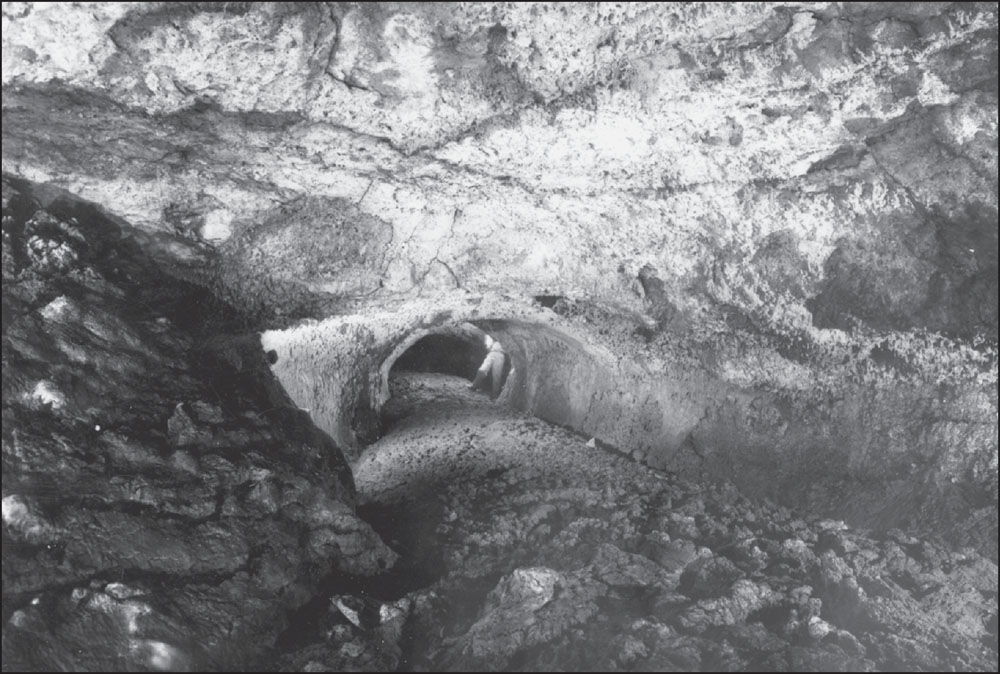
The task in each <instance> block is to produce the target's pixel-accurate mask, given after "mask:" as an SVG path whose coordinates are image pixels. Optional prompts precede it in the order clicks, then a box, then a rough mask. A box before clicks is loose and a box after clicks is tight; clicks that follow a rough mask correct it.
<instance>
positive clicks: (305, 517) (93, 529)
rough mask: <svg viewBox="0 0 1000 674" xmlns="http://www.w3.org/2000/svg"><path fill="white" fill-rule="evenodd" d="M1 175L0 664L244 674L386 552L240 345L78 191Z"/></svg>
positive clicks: (314, 436) (203, 298) (259, 359)
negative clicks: (320, 595) (296, 619)
mask: <svg viewBox="0 0 1000 674" xmlns="http://www.w3.org/2000/svg"><path fill="white" fill-rule="evenodd" d="M36 187H37V186H33V185H31V184H29V183H26V182H24V181H9V180H7V179H5V180H4V182H3V524H4V526H3V610H4V615H3V619H4V629H3V662H4V668H5V669H7V668H11V669H15V670H28V671H31V670H35V671H51V670H59V669H65V670H75V669H78V668H80V667H86V668H90V669H95V670H106V671H122V670H143V671H149V670H175V671H176V670H180V671H199V670H204V669H219V670H230V669H242V668H245V667H254V666H257V665H258V664H259V663H260V662H262V661H263V660H262V658H264V657H266V655H267V653H268V648H269V647H270V646H272V645H273V644H274V642H275V639H276V637H277V635H278V634H279V633H280V632H281V630H283V629H285V628H286V627H287V626H288V616H289V615H290V613H291V612H292V611H294V610H295V609H297V608H298V607H300V606H301V605H303V604H304V603H306V602H307V601H308V600H309V599H310V598H311V596H312V594H313V593H314V591H315V588H316V587H317V586H318V584H319V582H320V580H321V579H322V578H324V577H326V576H328V575H333V576H334V577H337V576H342V577H348V576H352V577H353V576H356V575H361V576H365V575H372V574H376V573H380V572H381V571H382V570H383V569H384V568H387V567H388V566H391V565H392V564H393V563H394V561H395V558H396V555H395V553H394V552H392V551H391V550H390V549H389V548H387V547H386V546H385V544H384V543H382V541H381V540H380V539H379V538H378V536H377V535H376V534H375V532H374V531H373V530H372V529H371V528H370V526H369V525H368V524H367V523H365V522H364V521H362V520H361V519H359V518H358V517H357V515H356V514H355V512H354V503H355V494H354V485H353V480H352V476H351V472H350V469H349V468H348V466H347V464H346V462H345V460H344V457H343V454H341V452H340V450H339V449H338V447H337V446H336V445H335V444H334V443H333V442H332V441H331V440H330V438H329V437H328V436H327V435H325V434H324V433H322V432H321V431H320V430H319V429H317V428H316V427H315V425H314V424H313V423H312V422H311V421H310V420H309V417H308V415H306V414H304V413H302V412H301V411H299V410H296V409H295V406H294V405H293V404H292V403H291V400H290V399H289V398H288V396H287V394H285V393H284V391H283V389H282V387H281V385H280V384H279V383H278V382H276V381H275V380H274V378H273V376H272V375H271V374H270V372H269V370H268V369H267V362H266V360H265V357H264V353H263V352H262V351H261V350H260V345H259V341H258V340H257V339H256V338H255V335H253V334H252V333H249V334H248V333H246V332H244V331H243V330H242V329H241V326H242V324H241V321H240V320H238V315H237V314H236V313H235V312H233V311H232V309H230V308H228V307H227V306H226V305H225V304H224V303H221V302H219V301H218V300H216V299H215V298H213V297H212V295H211V294H210V293H209V292H207V291H206V290H205V289H204V288H202V287H199V286H196V285H192V284H189V283H185V282H183V281H179V280H177V279H176V278H174V277H172V276H171V275H169V274H168V273H167V272H166V271H165V270H164V269H163V268H162V267H161V266H159V265H158V264H157V263H156V262H155V261H154V260H153V259H151V258H150V256H149V255H148V254H147V253H145V252H144V251H143V250H142V247H141V246H140V244H139V241H140V240H141V239H139V240H137V239H136V238H135V237H134V236H133V232H132V230H131V229H130V228H128V227H120V226H119V225H117V224H115V223H114V222H112V221H111V220H109V219H108V218H107V217H106V216H105V215H104V214H103V213H102V212H101V211H100V209H99V208H97V207H95V206H94V205H93V204H87V203H82V202H80V201H79V200H76V199H74V198H72V197H71V196H70V195H65V194H60V193H58V192H57V191H53V190H51V189H45V188H41V187H38V189H36Z"/></svg>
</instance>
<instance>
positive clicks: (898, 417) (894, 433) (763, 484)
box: [262, 304, 995, 540]
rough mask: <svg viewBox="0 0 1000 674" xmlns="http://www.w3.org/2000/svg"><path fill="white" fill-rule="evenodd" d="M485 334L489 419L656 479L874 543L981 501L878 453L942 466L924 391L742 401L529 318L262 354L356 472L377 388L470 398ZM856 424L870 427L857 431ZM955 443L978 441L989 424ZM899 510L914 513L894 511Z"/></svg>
mask: <svg viewBox="0 0 1000 674" xmlns="http://www.w3.org/2000/svg"><path fill="white" fill-rule="evenodd" d="M486 333H489V334H490V335H493V336H494V337H496V338H497V339H498V340H500V342H501V343H502V344H503V346H504V348H505V350H506V353H507V355H508V360H509V363H510V365H511V368H510V372H509V374H508V376H507V379H506V383H505V386H504V389H503V393H502V395H501V396H500V398H499V400H498V401H497V405H498V406H503V407H508V408H511V409H513V410H517V411H520V412H524V413H528V414H530V415H533V416H535V417H538V418H540V419H542V420H545V421H548V422H550V423H553V424H556V425H558V426H561V427H563V428H568V429H572V430H573V431H574V432H575V433H577V434H578V435H581V436H585V437H586V438H588V439H590V438H593V439H595V440H596V444H598V445H599V446H607V447H611V448H614V449H616V450H618V451H619V452H621V453H623V454H626V455H628V456H630V457H631V458H632V459H634V460H635V461H637V462H639V463H642V464H644V465H646V466H649V467H651V468H654V469H660V470H667V471H672V472H676V473H677V474H679V475H682V476H684V477H686V478H689V479H697V480H718V479H723V480H729V481H732V482H734V483H735V484H736V485H737V486H738V487H739V488H740V489H741V490H743V491H744V493H747V494H748V495H751V496H754V497H758V498H770V499H772V500H774V501H776V502H779V503H783V504H786V505H789V506H795V507H801V508H804V509H806V510H808V511H810V512H814V513H817V514H820V515H822V516H825V517H837V518H843V519H844V520H845V521H848V522H851V523H853V524H857V525H859V526H875V527H878V528H880V529H889V528H891V527H893V526H907V522H910V523H911V524H913V525H914V526H922V523H925V522H926V523H930V524H931V525H934V523H935V522H938V521H940V519H941V518H940V516H939V515H938V514H937V513H939V512H941V511H943V510H959V509H962V508H965V509H966V510H967V509H968V507H967V506H966V505H963V503H964V502H965V501H967V500H968V498H969V497H968V492H969V490H970V489H975V490H977V491H976V492H975V494H976V498H979V496H978V494H979V491H981V490H982V489H981V487H980V486H979V485H972V484H970V483H969V482H968V481H967V479H966V478H965V477H964V474H960V471H961V470H964V469H963V468H961V467H958V468H955V469H954V470H953V471H952V472H951V473H949V474H948V475H945V474H944V473H943V472H942V470H943V467H942V468H941V469H938V468H935V467H934V466H931V467H930V468H928V470H927V471H925V472H923V473H918V472H915V471H916V470H917V469H919V468H920V466H919V465H917V466H916V468H914V463H913V459H912V456H913V454H912V453H911V454H907V453H904V452H892V453H887V452H886V451H884V450H883V448H884V447H886V446H895V445H898V444H899V442H900V438H906V437H910V436H914V434H916V433H924V435H922V436H920V437H916V438H914V442H924V444H925V445H926V447H925V448H924V449H921V450H920V451H923V452H925V453H928V454H930V453H932V452H936V451H939V450H938V449H937V447H938V444H940V443H937V441H936V440H935V438H936V437H937V436H935V435H934V433H935V432H943V431H945V430H947V428H944V427H941V425H940V424H938V425H936V426H932V427H930V430H928V431H927V432H924V431H922V430H920V429H928V428H929V427H928V423H929V422H928V421H927V420H928V419H931V420H933V419H934V418H936V417H938V416H940V409H939V408H940V406H941V403H940V396H939V393H938V391H937V390H936V389H935V388H934V386H933V385H932V384H928V385H926V386H925V387H924V388H922V389H920V390H914V389H913V388H912V387H907V388H902V387H895V388H891V387H878V386H874V385H870V384H866V383H865V382H864V381H861V382H856V383H850V384H844V385H842V386H840V387H839V389H838V390H837V391H836V395H835V396H831V397H829V398H822V397H820V398H817V397H816V396H817V395H820V396H821V395H822V391H819V392H817V394H816V395H813V396H811V397H810V396H807V395H803V394H802V393H801V392H799V391H797V390H795V389H787V390H786V389H781V388H778V389H764V388H760V387H749V386H744V385H742V384H741V383H740V381H739V379H726V378H724V377H720V373H719V372H718V371H715V370H713V369H711V368H710V367H705V366H704V365H703V364H702V363H701V362H700V361H698V360H696V359H690V358H689V359H687V360H682V359H680V358H676V359H674V360H671V361H669V362H664V361H662V360H660V357H659V356H658V355H657V354H649V353H647V354H642V353H634V352H632V351H628V350H627V349H626V350H622V351H619V350H617V349H615V350H612V348H611V346H612V343H611V342H608V341H607V340H603V339H600V338H599V337H598V336H597V335H594V334H589V333H588V332H586V327H585V326H583V325H580V324H577V325H571V324H570V323H569V322H567V321H563V320H561V319H560V318H559V316H558V315H556V314H554V313H553V312H552V311H549V310H547V309H540V308H538V307H537V305H536V307H535V308H532V307H530V306H520V305H519V306H517V307H512V306H509V305H499V308H497V307H490V308H488V309H487V308H486V306H485V305H483V304H480V305H475V304H472V305H469V306H464V305H460V304H456V305H455V306H453V307H452V308H450V309H445V310H437V311H433V312H429V313H428V312H427V311H426V310H423V311H420V312H418V311H412V312H409V313H407V312H398V313H392V312H385V313H382V314H377V315H373V316H371V317H349V318H344V319H340V318H333V319H328V320H327V321H325V322H322V323H316V324H303V325H300V326H296V327H294V328H291V329H289V330H286V331H280V332H271V333H265V335H264V336H263V338H262V342H263V346H264V348H265V352H267V351H271V350H274V351H275V353H276V354H277V360H276V361H275V362H274V363H273V364H272V368H273V370H274V372H275V374H276V375H277V376H278V378H279V379H280V380H281V382H282V384H283V385H284V386H285V388H286V390H287V391H288V393H289V395H290V396H291V398H292V399H293V400H294V401H295V403H296V404H297V405H298V406H299V407H301V408H302V409H305V410H307V411H309V413H310V415H311V417H312V418H313V420H314V421H315V422H316V424H317V425H318V426H319V427H320V428H322V429H323V430H325V431H326V432H328V433H329V434H330V435H331V436H332V437H333V438H334V440H335V441H336V442H337V444H338V445H339V446H340V447H341V448H342V450H343V451H344V453H345V454H346V455H347V457H348V460H349V461H350V462H351V463H352V464H356V463H357V461H358V460H359V459H360V458H361V457H362V455H363V453H364V452H365V451H366V449H365V447H367V446H368V445H369V444H370V443H371V442H374V441H376V440H377V439H378V438H379V437H381V436H382V434H384V433H385V431H386V428H387V427H388V426H391V424H392V423H395V420H396V419H397V418H398V414H397V413H398V409H394V403H393V402H392V398H393V396H392V390H391V384H390V378H391V377H390V375H398V374H399V373H402V372H407V371H413V372H420V371H423V372H425V373H426V372H436V373H438V374H441V375H442V376H449V377H456V380H455V381H456V382H457V381H461V382H462V383H463V384H465V383H468V381H469V380H470V379H471V378H472V377H473V376H474V373H475V369H476V367H477V366H478V363H477V361H480V360H481V358H482V356H483V355H484V352H485V345H484V344H483V338H484V336H485V334H486ZM625 346H628V347H629V348H631V349H633V350H634V349H635V346H634V345H631V346H629V345H625ZM653 359H656V360H653ZM657 360H659V361H660V362H656V361H657ZM969 395H970V396H973V397H974V396H975V395H976V393H975V392H972V393H970V394H969ZM973 403H975V401H974V400H973V401H972V402H971V403H970V402H969V401H968V400H964V399H961V398H959V397H956V398H955V399H954V400H951V399H949V402H948V405H949V406H951V407H953V408H954V409H956V410H959V409H961V410H969V409H978V407H977V406H976V404H973ZM983 409H985V410H986V411H987V412H988V410H989V408H988V406H987V407H984V408H983ZM964 413H966V412H963V414H964ZM956 414H957V412H956ZM866 418H869V419H871V420H872V421H873V422H872V423H859V419H862V420H863V419H866ZM876 422H877V423H876ZM964 428H966V426H963V429H964ZM967 428H968V432H969V433H977V434H981V433H987V432H988V431H989V430H990V429H991V428H995V417H994V418H993V419H992V420H990V419H988V418H986V419H984V420H982V421H976V420H974V421H971V422H970V423H969V424H967ZM949 432H950V431H949ZM963 432H964V431H963ZM921 438H923V440H921ZM977 438H978V435H977ZM992 442H993V446H995V440H994V441H992ZM935 443H936V444H935ZM977 443H978V444H983V445H986V446H989V441H987V440H982V441H980V440H977ZM967 463H968V461H965V464H967ZM965 464H961V465H965ZM948 465H949V466H950V465H952V464H948ZM954 465H955V466H960V464H959V463H954ZM973 468H975V467H973ZM956 471H958V472H956ZM952 477H953V478H954V479H952ZM967 487H968V488H967ZM987 487H988V485H987ZM963 490H964V491H963ZM989 496H990V494H989V493H986V494H985V496H983V498H987V497H989ZM901 502H905V503H910V504H911V507H907V508H905V509H901V508H900V507H899V503H901ZM976 502H977V503H978V501H976ZM977 521H978V520H977ZM977 526H978V525H977ZM980 529H982V531H979V530H980ZM991 531H992V532H994V533H991ZM977 532H978V533H977ZM978 537H986V538H991V537H992V538H991V540H992V539H994V538H995V526H994V528H993V529H992V530H991V529H989V524H988V523H987V524H986V525H982V526H980V527H979V529H977V530H976V531H975V532H973V533H970V534H969V538H970V540H971V539H973V538H978Z"/></svg>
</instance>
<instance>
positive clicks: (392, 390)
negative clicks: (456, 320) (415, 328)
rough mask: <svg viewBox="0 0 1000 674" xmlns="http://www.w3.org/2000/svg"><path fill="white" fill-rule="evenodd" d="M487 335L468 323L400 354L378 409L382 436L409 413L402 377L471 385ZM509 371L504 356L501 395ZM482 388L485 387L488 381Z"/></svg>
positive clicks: (484, 352)
mask: <svg viewBox="0 0 1000 674" xmlns="http://www.w3.org/2000/svg"><path fill="white" fill-rule="evenodd" d="M487 334H488V333H486V332H484V331H483V330H481V329H479V328H477V327H476V326H474V325H472V324H470V323H465V324H462V325H458V326H449V327H447V328H445V329H443V330H442V331H438V332H432V333H429V334H426V335H423V336H422V337H420V338H419V339H418V340H417V341H416V342H414V343H413V344H412V345H411V346H409V347H408V348H407V349H406V350H405V351H404V352H403V353H402V354H400V356H399V357H398V358H397V359H396V360H395V361H394V362H393V363H392V365H391V366H390V368H389V375H388V384H389V398H388V399H387V401H386V403H385V404H384V405H383V406H382V411H381V420H380V427H381V429H382V434H383V435H384V434H385V433H387V432H389V431H390V430H391V428H392V427H393V425H395V423H396V422H398V421H399V420H400V419H401V418H403V417H405V416H407V415H408V414H409V413H410V411H411V410H410V403H409V401H408V400H407V396H406V393H405V386H404V385H403V383H402V381H401V380H402V379H403V378H404V376H406V375H414V374H417V375H419V374H437V375H448V376H451V377H458V378H461V379H462V380H463V385H465V384H471V383H472V382H473V381H474V380H475V376H476V372H477V370H478V369H479V367H480V366H481V365H482V364H483V360H484V359H485V358H486V355H487V353H488V349H487V347H486V344H485V337H486V335H487ZM511 369H512V358H511V356H510V355H509V354H507V355H506V357H505V358H504V365H503V369H502V371H501V376H500V381H501V384H500V392H501V394H502V392H503V390H504V387H505V386H506V384H507V378H508V375H509V374H510V371H511ZM483 386H484V388H488V386H489V380H488V379H487V381H486V383H485V384H484V385H483ZM469 395H486V396H489V393H488V392H486V391H481V392H479V393H470V394H469Z"/></svg>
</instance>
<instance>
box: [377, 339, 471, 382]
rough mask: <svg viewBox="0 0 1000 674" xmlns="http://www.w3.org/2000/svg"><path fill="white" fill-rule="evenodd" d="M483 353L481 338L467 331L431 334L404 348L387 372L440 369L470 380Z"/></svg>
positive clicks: (437, 370)
mask: <svg viewBox="0 0 1000 674" xmlns="http://www.w3.org/2000/svg"><path fill="white" fill-rule="evenodd" d="M485 356H486V346H485V345H484V344H483V340H482V338H478V339H477V338H475V337H472V336H470V335H468V334H461V335H459V334H430V335H425V336H423V337H421V338H420V340H419V341H417V343H416V344H414V345H413V346H411V347H410V348H409V349H407V350H406V351H405V352H404V353H403V355H402V356H400V357H399V359H398V360H396V362H395V363H394V364H393V366H392V370H391V371H390V373H389V376H390V378H391V377H392V375H393V373H395V372H399V371H404V372H440V373H442V374H452V375H455V376H456V377H465V378H467V379H472V377H473V375H474V374H475V372H476V368H478V367H479V365H480V363H482V362H483V358H484V357H485Z"/></svg>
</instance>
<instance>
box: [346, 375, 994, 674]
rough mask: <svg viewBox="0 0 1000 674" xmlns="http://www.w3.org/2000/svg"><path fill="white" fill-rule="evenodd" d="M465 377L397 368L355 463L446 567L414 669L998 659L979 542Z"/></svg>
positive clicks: (400, 540) (402, 534)
mask: <svg viewBox="0 0 1000 674" xmlns="http://www.w3.org/2000/svg"><path fill="white" fill-rule="evenodd" d="M464 384H465V381H464V380H462V379H458V378H455V377H449V376H443V375H427V374H411V373H404V374H402V375H400V376H399V377H398V378H394V379H393V381H392V385H393V389H394V390H393V399H392V401H391V408H390V412H391V416H392V419H393V423H392V425H391V427H390V428H389V430H388V432H387V434H386V435H385V436H384V437H383V438H382V439H380V440H379V441H378V442H377V443H375V444H373V445H372V446H371V447H370V448H369V449H368V451H367V452H366V454H365V455H364V456H363V457H362V459H361V461H359V462H358V464H357V466H356V468H355V476H356V479H357V484H358V496H359V501H360V503H361V507H360V508H359V511H360V512H363V513H365V514H370V515H371V516H372V517H373V520H374V521H376V522H377V523H378V524H377V526H379V527H381V528H383V529H384V533H385V535H386V536H387V537H388V536H395V537H397V538H393V539H391V544H392V545H394V546H396V547H397V548H398V549H401V550H403V551H404V554H403V557H404V559H406V560H408V564H409V565H411V566H410V567H409V568H407V569H406V571H405V572H406V573H407V576H408V577H413V576H416V577H429V578H432V579H433V582H431V583H429V584H428V585H427V586H426V587H423V588H420V589H418V590H415V591H413V592H411V593H409V594H408V595H407V599H408V600H409V605H410V606H411V607H412V609H411V610H412V617H411V625H412V627H411V631H410V632H409V633H408V634H407V635H406V638H405V639H404V641H403V643H402V644H401V648H402V657H403V661H404V663H405V668H406V669H414V670H416V671H449V670H475V671H511V670H514V671H550V670H560V671H741V670H749V671H923V670H966V669H971V670H992V669H995V667H996V661H997V651H996V624H995V618H994V616H995V615H996V598H995V597H996V595H995V593H996V589H997V567H996V564H995V563H993V562H991V561H989V560H987V559H985V558H983V557H982V556H980V555H979V554H977V553H975V552H973V551H972V550H970V549H966V550H964V551H961V552H956V551H949V550H948V549H947V548H943V547H941V546H939V545H936V544H934V543H932V542H929V541H926V540H921V539H917V538H914V537H912V536H908V535H906V534H904V533H903V532H901V531H899V530H892V531H889V532H883V533H878V534H873V533H871V532H867V531H860V530H855V529H853V528H852V527H849V526H847V525H846V524H845V523H844V522H843V521H839V520H829V519H821V518H818V517H807V518H805V519H803V518H800V517H798V516H796V515H795V514H794V513H793V512H791V511H789V510H788V509H787V508H782V507H778V506H776V505H775V504H774V503H771V502H760V501H751V500H748V499H747V498H745V497H744V496H742V495H741V494H740V493H739V491H738V490H737V489H736V488H735V487H733V486H732V485H731V484H717V485H713V486H710V487H707V486H703V485H698V484H694V483H692V482H688V481H686V480H683V479H680V478H678V477H677V476H676V475H674V474H670V473H663V472H659V471H651V470H649V469H648V468H646V467H644V466H642V465H641V464H638V463H636V462H634V461H629V460H628V459H626V458H624V457H621V456H620V455H618V454H617V453H615V452H613V451H606V450H603V449H602V448H600V447H592V446H589V445H588V443H587V442H586V441H585V440H584V439H582V438H580V437H579V436H577V435H575V434H573V433H570V432H567V431H565V430H562V429H559V428H556V427H553V426H552V425H550V424H547V423H544V422H542V421H540V420H538V419H537V418H533V417H530V416H527V415H523V414H515V413H511V411H510V410H509V408H507V407H505V406H502V405H497V404H495V403H490V402H488V400H487V398H486V397H485V396H481V395H476V394H472V393H469V392H467V391H466V390H465V387H464ZM470 398H471V400H470ZM401 570H402V569H401ZM330 650H333V649H330Z"/></svg>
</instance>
